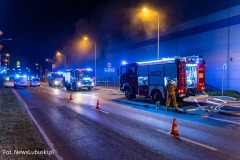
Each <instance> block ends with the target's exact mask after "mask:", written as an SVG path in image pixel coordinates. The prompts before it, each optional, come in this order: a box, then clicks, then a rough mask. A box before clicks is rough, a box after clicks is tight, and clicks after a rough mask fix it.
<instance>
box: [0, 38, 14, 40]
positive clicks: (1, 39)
mask: <svg viewBox="0 0 240 160" xmlns="http://www.w3.org/2000/svg"><path fill="white" fill-rule="evenodd" d="M11 40H12V38H4V39H0V41H11Z"/></svg>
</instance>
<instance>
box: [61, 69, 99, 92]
mask: <svg viewBox="0 0 240 160" xmlns="http://www.w3.org/2000/svg"><path fill="white" fill-rule="evenodd" d="M63 76H64V81H63V83H64V85H65V86H66V88H67V90H80V89H84V88H86V89H88V90H92V89H93V87H94V85H95V84H94V82H95V76H94V71H93V70H92V69H90V68H83V69H75V70H67V71H65V72H63Z"/></svg>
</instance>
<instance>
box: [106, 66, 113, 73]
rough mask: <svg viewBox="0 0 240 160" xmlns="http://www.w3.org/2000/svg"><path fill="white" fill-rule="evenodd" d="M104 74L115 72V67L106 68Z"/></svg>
mask: <svg viewBox="0 0 240 160" xmlns="http://www.w3.org/2000/svg"><path fill="white" fill-rule="evenodd" d="M104 72H115V68H114V67H111V68H104Z"/></svg>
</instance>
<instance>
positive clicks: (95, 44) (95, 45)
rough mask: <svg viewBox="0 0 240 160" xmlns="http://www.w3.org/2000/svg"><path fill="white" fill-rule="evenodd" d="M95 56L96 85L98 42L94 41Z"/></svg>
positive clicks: (85, 38)
mask: <svg viewBox="0 0 240 160" xmlns="http://www.w3.org/2000/svg"><path fill="white" fill-rule="evenodd" d="M83 39H84V40H88V37H84V38H83ZM94 56H95V82H94V83H95V85H97V43H96V41H94Z"/></svg>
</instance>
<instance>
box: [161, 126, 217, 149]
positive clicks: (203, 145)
mask: <svg viewBox="0 0 240 160" xmlns="http://www.w3.org/2000/svg"><path fill="white" fill-rule="evenodd" d="M157 131H158V132H161V133H164V134H168V135H171V134H170V133H168V132H164V131H162V130H160V129H157ZM171 136H173V135H171ZM175 137H176V136H175ZM176 138H179V139H181V140H184V141H187V142H190V143H193V144H196V145H198V146H201V147H204V148H207V149H211V150H213V151H217V150H218V149H216V148H214V147H211V146H208V145H205V144H202V143H199V142H195V141H193V140H190V139H187V138H184V137H176Z"/></svg>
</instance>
